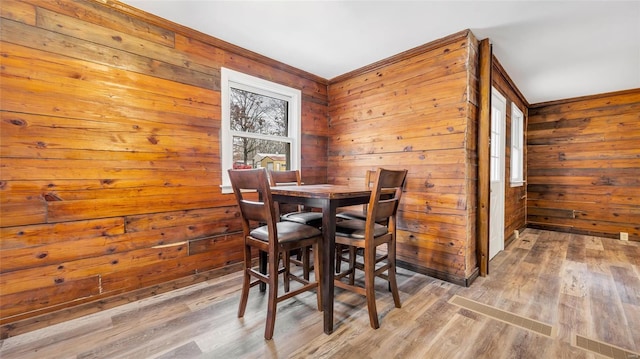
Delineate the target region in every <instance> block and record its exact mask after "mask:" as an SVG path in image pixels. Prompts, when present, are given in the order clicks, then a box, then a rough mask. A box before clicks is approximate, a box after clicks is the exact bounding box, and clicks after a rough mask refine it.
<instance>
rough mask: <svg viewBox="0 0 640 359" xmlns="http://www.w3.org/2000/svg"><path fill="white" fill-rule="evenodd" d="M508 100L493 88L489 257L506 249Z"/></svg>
mask: <svg viewBox="0 0 640 359" xmlns="http://www.w3.org/2000/svg"><path fill="white" fill-rule="evenodd" d="M506 113H507V101H506V100H505V98H504V96H502V94H501V93H500V92H498V90H496V89H495V88H492V89H491V157H490V161H491V163H490V164H489V166H490V168H489V170H490V171H491V195H490V198H489V203H490V205H489V259H491V258H493V257H494V256H495V255H496V254H498V252H500V251H501V250H503V249H504V186H505V180H504V158H505V156H504V147H505V132H506Z"/></svg>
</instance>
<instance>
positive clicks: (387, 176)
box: [367, 168, 407, 233]
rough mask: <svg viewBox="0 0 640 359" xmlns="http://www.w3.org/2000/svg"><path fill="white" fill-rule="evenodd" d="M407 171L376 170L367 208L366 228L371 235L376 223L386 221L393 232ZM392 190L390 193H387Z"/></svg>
mask: <svg viewBox="0 0 640 359" xmlns="http://www.w3.org/2000/svg"><path fill="white" fill-rule="evenodd" d="M406 177H407V170H387V169H384V168H378V170H377V171H376V172H375V174H374V177H373V186H372V189H371V198H370V200H369V206H368V208H367V227H369V229H370V230H371V233H373V227H374V224H375V223H376V222H378V223H380V222H382V223H384V222H385V221H387V220H388V226H389V230H390V231H395V224H396V213H397V211H398V205H399V204H400V197H401V196H402V189H403V187H404V182H405V179H406ZM389 190H392V191H391V192H392V193H388V191H389Z"/></svg>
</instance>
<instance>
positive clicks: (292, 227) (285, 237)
mask: <svg viewBox="0 0 640 359" xmlns="http://www.w3.org/2000/svg"><path fill="white" fill-rule="evenodd" d="M276 227H277V231H278V242H280V243H285V242H292V241H299V240H302V239H307V238H311V237H315V236H320V235H322V232H320V230H319V229H318V228H315V227H312V226H308V225H306V224H301V223H297V222H278V223H277V224H276ZM249 235H251V237H253V238H256V239H259V240H261V241H265V242H268V241H269V230H268V229H267V226H261V227H258V228H256V229H254V230H252V231H251V232H250V233H249Z"/></svg>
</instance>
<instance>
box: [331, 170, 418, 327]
mask: <svg viewBox="0 0 640 359" xmlns="http://www.w3.org/2000/svg"><path fill="white" fill-rule="evenodd" d="M406 176H407V171H406V170H401V171H393V170H386V169H382V168H380V169H378V170H377V172H376V173H375V177H374V184H373V187H372V192H371V200H370V201H369V205H368V207H367V219H366V220H364V221H363V220H360V219H350V220H345V221H341V222H338V223H337V224H336V244H340V245H343V246H350V247H349V248H350V252H351V255H350V258H349V268H348V269H347V270H345V271H341V272H340V273H339V274H337V275H336V276H335V281H334V283H335V286H336V287H340V288H343V289H347V290H350V291H353V292H355V293H358V294H361V295H364V296H365V297H366V298H367V307H368V310H369V323H370V324H371V327H372V328H374V329H377V328H379V327H380V323H379V321H378V313H377V310H376V298H375V287H374V281H375V277H380V278H383V279H385V280H387V281H388V283H389V288H390V290H391V293H392V295H393V301H394V304H395V306H396V308H400V306H401V304H400V295H399V294H398V284H397V282H396V213H397V211H398V204H399V202H400V196H401V195H402V187H403V186H404V181H405V179H406ZM387 191H392V192H393V194H392V195H387ZM383 192H385V194H384V195H383ZM380 223H387V225H382V224H380ZM383 244H386V245H387V253H386V254H381V255H378V253H377V248H378V247H379V246H381V245H383ZM357 248H362V249H363V256H362V258H363V260H364V263H358V262H356V256H355V252H356V249H357ZM356 269H358V270H363V271H364V287H361V286H357V285H356V284H355V281H354V274H355V271H356ZM385 272H386V274H385ZM347 276H348V277H349V278H348V279H349V280H348V282H345V281H344V279H345V278H346V277H347Z"/></svg>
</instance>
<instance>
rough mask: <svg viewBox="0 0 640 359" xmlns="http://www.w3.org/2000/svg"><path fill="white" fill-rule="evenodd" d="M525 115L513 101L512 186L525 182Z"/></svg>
mask: <svg viewBox="0 0 640 359" xmlns="http://www.w3.org/2000/svg"><path fill="white" fill-rule="evenodd" d="M523 162H524V115H523V114H522V111H520V109H519V108H518V106H516V105H515V104H514V103H513V102H512V103H511V187H519V186H522V185H523V184H524V163H523Z"/></svg>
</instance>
